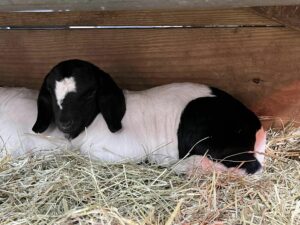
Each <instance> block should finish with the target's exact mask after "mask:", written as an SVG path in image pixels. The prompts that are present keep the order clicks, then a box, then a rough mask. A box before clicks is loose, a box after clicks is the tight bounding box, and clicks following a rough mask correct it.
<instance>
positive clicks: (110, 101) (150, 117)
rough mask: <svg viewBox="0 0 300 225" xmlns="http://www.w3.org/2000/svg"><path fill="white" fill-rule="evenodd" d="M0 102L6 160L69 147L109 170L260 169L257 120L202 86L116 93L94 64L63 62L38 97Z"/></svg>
mask: <svg viewBox="0 0 300 225" xmlns="http://www.w3.org/2000/svg"><path fill="white" fill-rule="evenodd" d="M0 102H1V103H0V104H1V105H0V113H1V114H0V115H1V118H0V124H1V126H0V135H1V139H2V140H1V141H2V143H1V145H2V146H0V147H1V149H2V152H7V153H8V154H11V155H13V156H17V155H21V154H24V153H27V152H31V151H36V150H45V149H48V150H49V149H50V150H52V149H56V148H65V147H67V146H72V147H78V148H80V151H81V152H82V153H83V154H85V155H88V156H90V157H91V158H92V159H99V160H102V161H107V162H114V163H115V162H124V161H134V162H141V161H143V160H147V161H149V162H151V163H157V164H160V165H164V166H169V165H174V163H176V162H178V160H179V159H182V160H181V161H180V163H178V164H177V165H176V167H175V170H176V171H178V172H184V173H190V172H191V171H193V170H194V169H195V168H198V169H202V170H211V169H213V168H214V169H217V170H221V171H227V170H229V171H233V172H235V173H239V174H246V173H249V174H253V173H256V172H259V171H261V169H262V166H263V160H264V155H263V153H264V151H265V142H266V134H265V132H264V130H263V128H262V126H261V123H260V121H259V119H258V118H257V116H256V115H255V114H254V113H253V112H252V111H250V110H249V109H247V108H246V107H245V106H244V105H243V104H241V103H240V102H239V101H237V100H236V99H234V98H233V97H231V96H230V95H229V94H227V93H225V92H223V91H221V90H219V89H216V88H212V87H208V86H206V85H201V84H192V83H174V84H169V85H164V86H159V87H155V88H152V89H148V90H145V91H134V92H133V91H127V90H121V89H120V88H119V87H118V86H117V85H116V83H115V82H114V81H113V80H112V78H111V77H110V76H109V75H108V74H107V73H105V72H103V71H102V70H100V69H99V68H98V67H96V66H95V65H93V64H91V63H89V62H86V61H81V60H68V61H64V62H61V63H59V64H58V65H56V66H55V67H54V68H53V69H52V70H51V71H50V72H49V74H48V75H47V76H46V77H45V79H44V82H43V84H42V87H41V89H40V92H39V93H37V92H36V91H34V90H29V89H25V88H0ZM36 104H37V106H38V107H36ZM33 124H34V126H33V128H32V125H33ZM32 130H33V131H34V132H32ZM36 133H40V134H36Z"/></svg>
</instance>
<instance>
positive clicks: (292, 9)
mask: <svg viewBox="0 0 300 225" xmlns="http://www.w3.org/2000/svg"><path fill="white" fill-rule="evenodd" d="M254 9H255V10H256V11H257V12H258V13H259V14H260V15H262V16H265V17H267V18H270V19H273V20H274V21H276V22H278V23H281V24H283V25H286V26H288V27H291V28H293V29H296V30H300V5H298V6H274V7H255V8H254Z"/></svg>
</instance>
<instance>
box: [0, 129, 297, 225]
mask: <svg viewBox="0 0 300 225" xmlns="http://www.w3.org/2000/svg"><path fill="white" fill-rule="evenodd" d="M299 152H300V132H299V130H298V133H297V132H295V129H293V128H292V126H287V127H285V128H284V129H282V130H269V132H268V149H267V153H266V154H267V158H266V168H265V171H264V173H263V175H254V176H246V177H234V176H229V175H226V174H216V173H211V174H202V175H198V176H195V177H190V178H189V179H187V178H186V177H185V176H183V175H176V174H175V173H174V172H173V171H171V170H170V169H165V168H159V167H157V166H155V165H134V164H124V165H105V164H101V163H99V162H92V161H90V160H89V159H86V158H84V157H82V156H80V155H79V154H78V153H76V152H75V153H74V152H64V153H63V154H54V155H35V156H33V155H30V156H27V157H23V158H19V159H17V160H11V159H9V158H3V159H2V160H1V161H0V224H47V225H48V224H203V225H205V224H207V225H208V224H215V225H217V224H218V225H223V224H230V225H233V224H278V225H279V224H284V225H285V224H294V225H299V224H300V161H299V157H300V153H299Z"/></svg>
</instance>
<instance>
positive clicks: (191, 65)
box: [0, 9, 300, 121]
mask: <svg viewBox="0 0 300 225" xmlns="http://www.w3.org/2000/svg"><path fill="white" fill-rule="evenodd" d="M71 25H73V26H75V25H76V26H83V25H84V26H87V25H97V26H116V25H117V26H130V27H129V29H128V27H127V29H111V28H108V27H106V28H104V29H69V28H68V26H71ZM8 26H9V27H10V28H11V29H4V28H5V27H8ZM132 26H142V27H137V28H133V27H132ZM149 26H171V27H169V28H153V27H152V28H151V27H149ZM0 27H2V28H3V29H0V85H2V86H7V85H8V86H26V87H30V88H38V87H39V86H40V84H41V82H42V79H43V77H44V76H45V74H46V73H47V72H48V71H49V70H50V69H51V67H52V66H54V65H55V64H56V63H58V62H60V61H62V60H65V59H70V58H80V59H84V60H89V61H91V62H93V63H95V64H97V65H98V66H99V67H101V68H102V69H103V70H105V71H107V72H108V73H110V74H111V75H112V76H113V77H114V78H115V79H116V81H117V82H118V83H119V84H120V86H122V87H123V88H129V89H134V90H140V89H144V88H149V87H152V86H155V85H160V84H166V83H170V82H184V81H191V82H199V83H205V84H209V85H213V86H216V87H219V88H222V89H225V90H226V91H228V92H230V93H231V94H233V95H234V96H236V97H237V98H239V99H240V100H241V101H243V102H244V103H245V104H246V105H248V106H249V107H251V108H252V109H253V110H255V112H257V113H258V114H259V115H261V116H272V117H280V118H282V119H284V120H286V119H296V120H297V121H300V32H299V31H296V30H293V29H290V28H287V27H285V26H284V25H282V24H280V23H277V22H274V21H273V20H270V19H266V18H264V17H263V16H260V15H258V14H257V13H256V12H255V11H254V10H252V9H230V10H206V11H203V10H192V11H134V12H130V11H113V12H107V11H106V12H64V13H58V12H57V13H22V14H20V13H0ZM102 28H103V27H102ZM123 28H124V27H123Z"/></svg>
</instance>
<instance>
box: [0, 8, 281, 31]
mask: <svg viewBox="0 0 300 225" xmlns="http://www.w3.org/2000/svg"><path fill="white" fill-rule="evenodd" d="M70 25H77V26H82V25H98V26H105V25H106V26H114V25H115V26H118V25H119V26H121V25H123V26H124V25H125V26H126V25H131V26H146V25H148V26H153V25H189V26H204V25H270V26H272V25H273V26H274V25H278V23H276V22H275V21H273V20H270V19H267V18H265V17H263V16H259V15H257V14H256V13H255V12H254V11H253V10H252V9H250V8H244V9H226V10H225V9H224V10H190V11H183V10H182V11H98V12H96V11H94V12H53V13H51V12H50V13H47V12H45V13H41V12H39V13H38V12H37V13H26V12H24V13H13V12H11V13H5V12H0V26H31V27H34V26H35V27H38V26H40V27H41V26H48V27H51V26H70Z"/></svg>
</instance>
